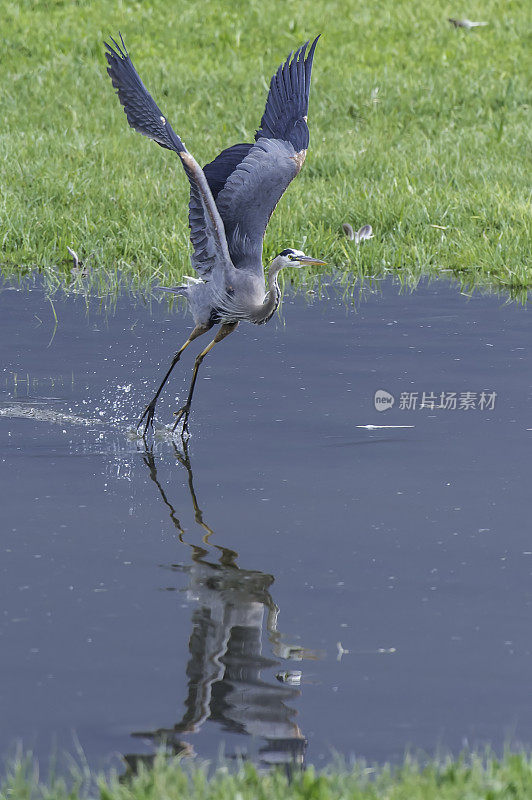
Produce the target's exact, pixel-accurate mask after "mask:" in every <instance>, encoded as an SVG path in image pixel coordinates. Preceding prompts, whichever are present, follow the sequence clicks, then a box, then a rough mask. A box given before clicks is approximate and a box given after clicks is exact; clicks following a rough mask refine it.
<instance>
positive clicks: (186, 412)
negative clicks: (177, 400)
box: [172, 403, 190, 433]
mask: <svg viewBox="0 0 532 800" xmlns="http://www.w3.org/2000/svg"><path fill="white" fill-rule="evenodd" d="M174 413H175V422H174V424H173V426H172V431H175V429H176V428H177V426H178V425H179V423H180V422H181V420H183V430H182V433H188V418H189V416H190V404H189V403H187V404H186V405H184V406H183V408H180V409H179V411H175V412H174Z"/></svg>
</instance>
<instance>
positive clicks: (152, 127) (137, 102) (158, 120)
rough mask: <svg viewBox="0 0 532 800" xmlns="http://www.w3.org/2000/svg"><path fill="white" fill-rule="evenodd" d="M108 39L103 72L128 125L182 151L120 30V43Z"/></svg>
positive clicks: (171, 147)
mask: <svg viewBox="0 0 532 800" xmlns="http://www.w3.org/2000/svg"><path fill="white" fill-rule="evenodd" d="M111 41H112V43H113V44H114V48H113V47H111V45H110V44H108V43H107V42H105V46H106V48H107V52H106V54H105V57H106V59H107V63H108V64H109V66H108V68H107V72H108V74H109V77H110V78H111V81H112V83H113V86H114V88H115V89H116V91H117V94H118V99H119V100H120V102H121V103H122V105H123V106H124V111H125V112H126V117H127V121H128V122H129V124H130V125H131V127H132V128H134V129H135V130H136V131H138V132H139V133H142V134H143V136H148V137H149V138H150V139H153V140H154V141H155V142H157V144H159V145H160V146H161V147H166V149H167V150H174V151H175V152H176V153H182V152H183V151H186V148H185V146H184V144H183V142H182V141H181V139H180V138H179V136H178V135H177V133H175V131H173V130H172V127H171V126H170V124H169V123H168V122H167V120H166V117H165V116H164V114H163V113H162V111H161V109H160V108H159V106H158V105H157V103H156V102H155V100H154V99H153V97H152V96H151V94H150V93H149V92H148V90H147V89H146V87H145V86H144V84H143V83H142V80H141V79H140V75H139V74H138V72H137V70H136V69H135V67H134V66H133V62H132V61H131V58H130V57H129V53H128V52H127V50H126V46H125V44H124V40H123V39H122V34H120V41H121V42H122V46H120V45H119V44H118V43H117V42H115V40H114V39H113V38H112V37H111ZM115 48H116V49H115Z"/></svg>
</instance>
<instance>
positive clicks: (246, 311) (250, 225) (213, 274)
mask: <svg viewBox="0 0 532 800" xmlns="http://www.w3.org/2000/svg"><path fill="white" fill-rule="evenodd" d="M318 39H319V37H317V38H316V39H315V40H314V41H313V43H312V45H311V46H310V48H309V46H308V45H309V43H308V42H307V43H306V44H304V45H303V46H302V47H300V48H299V50H297V51H296V53H295V54H292V53H291V54H290V55H289V56H288V58H287V60H286V61H285V62H284V64H282V65H281V66H280V67H279V69H278V70H277V72H276V73H275V75H274V76H273V78H272V80H271V83H270V89H269V93H268V98H267V101H266V108H265V111H264V114H263V116H262V119H261V123H260V127H259V129H258V130H257V132H256V134H255V142H254V143H253V144H237V145H233V147H230V148H228V149H227V150H224V151H223V152H222V153H220V154H219V155H218V156H217V157H216V158H215V159H214V161H212V162H211V163H210V164H207V165H206V166H205V167H204V169H203V170H202V169H201V167H200V166H199V164H198V163H197V162H196V160H195V159H194V157H193V156H192V155H191V154H190V153H189V151H188V150H187V148H186V147H185V145H184V144H183V142H182V141H181V139H180V137H179V136H178V135H177V134H176V133H175V132H174V130H173V129H172V127H171V126H170V123H169V122H168V120H167V118H166V116H165V115H164V114H163V113H162V111H161V109H160V108H159V107H158V105H157V104H156V103H155V101H154V100H153V98H152V97H151V95H150V94H149V92H148V91H147V89H146V87H145V86H144V84H143V82H142V80H141V79H140V77H139V75H138V73H137V71H136V69H135V67H134V66H133V63H132V61H131V58H130V56H129V54H128V52H127V50H126V47H125V44H124V40H123V39H122V37H121V36H120V40H121V44H120V45H119V44H118V43H117V42H116V41H115V40H114V39H111V41H112V43H113V45H114V47H112V46H111V45H110V44H107V43H106V48H107V52H106V54H105V55H106V58H107V62H108V69H107V71H108V73H109V76H110V78H111V81H112V83H113V86H114V88H115V89H116V90H117V94H118V97H119V100H120V102H121V103H122V105H123V107H124V111H125V113H126V116H127V120H128V122H129V124H130V126H131V127H132V128H134V129H135V130H136V131H138V132H139V133H142V134H143V135H144V136H147V137H149V138H150V139H153V140H154V141H155V142H157V144H159V145H160V146H161V147H164V148H166V149H168V150H173V151H174V152H175V153H177V154H178V156H179V157H180V160H181V163H182V165H183V168H184V170H185V173H186V175H187V177H188V180H189V183H190V202H189V225H190V239H191V242H192V247H193V252H192V257H191V262H192V266H193V268H194V269H195V271H196V273H197V274H198V276H199V278H190V277H189V278H186V279H185V282H184V283H183V284H182V285H180V286H177V287H175V288H171V289H166V291H171V292H174V293H176V294H180V295H183V296H184V297H186V299H187V300H188V302H189V307H190V311H191V313H192V316H193V319H194V322H195V328H194V330H193V332H192V334H191V335H190V337H189V339H188V340H187V342H185V344H184V345H183V347H182V348H181V349H180V350H179V351H178V353H176V356H175V357H174V360H173V362H172V365H171V367H170V369H169V371H168V373H167V374H166V376H165V378H164V380H163V382H162V384H161V386H160V387H159V390H158V392H157V394H156V395H155V397H154V398H153V400H152V402H151V403H150V404H149V406H148V407H147V408H146V411H145V412H144V414H143V416H142V417H141V420H140V422H142V421H143V420H144V419H145V418H146V425H145V428H144V433H146V431H147V429H148V427H149V425H150V424H152V421H153V415H154V410H155V404H156V402H157V398H158V396H159V394H160V392H161V390H162V388H163V386H164V384H165V382H166V380H167V379H168V377H169V375H170V372H171V371H172V369H173V366H174V365H175V363H177V361H178V360H179V357H180V355H181V353H182V352H183V350H184V349H185V348H186V347H187V346H188V344H189V343H190V342H191V341H192V340H193V339H195V338H197V336H199V335H201V334H203V333H205V332H206V331H208V330H209V329H210V328H212V326H213V325H214V324H216V323H220V324H221V325H222V328H221V329H220V331H219V333H218V334H217V336H216V337H215V339H214V340H213V342H211V345H209V347H208V348H206V349H205V350H204V351H203V352H202V353H201V354H200V356H198V359H196V367H195V370H194V375H193V380H192V384H191V389H190V392H189V398H188V400H187V404H186V406H185V407H184V408H183V409H181V410H180V412H178V421H179V420H180V419H181V418H182V417H185V425H186V422H187V420H188V414H189V411H190V401H191V398H192V392H193V389H194V385H195V380H196V375H197V368H198V367H199V364H200V363H201V360H202V359H203V357H204V356H205V355H206V353H207V352H208V350H209V349H210V348H211V347H212V346H213V345H214V344H215V343H216V342H218V341H221V339H222V338H224V337H225V336H226V335H228V333H231V332H232V331H233V330H234V329H235V328H236V326H237V325H238V323H239V322H240V321H241V320H247V321H249V322H253V323H256V324H261V323H263V322H267V321H268V320H269V319H270V318H271V317H272V315H273V314H274V313H275V310H276V308H277V306H278V304H279V302H280V297H281V293H280V290H279V286H278V283H277V273H278V272H279V270H280V269H281V268H282V267H285V266H301V265H302V264H303V263H314V264H323V263H324V262H323V261H320V260H319V259H313V258H310V257H308V256H305V255H304V253H301V251H296V250H291V249H288V250H286V251H283V253H284V255H283V254H280V255H279V256H277V258H276V259H274V261H273V262H272V264H271V266H270V272H269V281H268V291H266V286H265V281H264V269H263V264H262V246H263V239H264V233H265V231H266V227H267V225H268V221H269V219H270V217H271V215H272V213H273V211H274V209H275V207H276V205H277V203H278V202H279V200H280V198H281V196H282V195H283V193H284V192H285V190H286V188H287V187H288V185H289V184H290V182H291V181H292V180H293V179H294V178H295V177H296V175H297V174H298V173H299V171H300V170H301V167H302V166H303V162H304V160H305V156H306V151H307V148H308V143H309V131H308V126H307V114H308V102H309V90H310V78H311V70H312V62H313V58H314V51H315V48H316V44H317V42H318ZM161 288H163V287H161ZM181 412H183V413H181ZM176 424H177V423H176ZM139 425H140V423H139ZM174 427H175V426H174Z"/></svg>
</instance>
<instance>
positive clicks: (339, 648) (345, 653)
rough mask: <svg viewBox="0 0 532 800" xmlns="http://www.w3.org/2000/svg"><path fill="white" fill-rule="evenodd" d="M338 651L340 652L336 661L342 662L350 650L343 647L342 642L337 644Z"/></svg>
mask: <svg viewBox="0 0 532 800" xmlns="http://www.w3.org/2000/svg"><path fill="white" fill-rule="evenodd" d="M336 649H337V651H338V653H337V655H336V660H337V661H341V660H342V656H345V655H348V654H349V650H346V649H345V647H342V642H336Z"/></svg>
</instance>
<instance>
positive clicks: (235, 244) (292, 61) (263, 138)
mask: <svg viewBox="0 0 532 800" xmlns="http://www.w3.org/2000/svg"><path fill="white" fill-rule="evenodd" d="M318 39H319V36H318V37H317V38H316V39H315V40H314V41H313V43H312V45H311V46H310V48H309V49H308V52H307V48H308V44H309V43H308V42H307V43H306V44H304V45H303V47H300V48H299V50H297V52H296V53H295V54H292V53H291V54H290V55H289V56H288V58H287V60H286V61H285V63H284V64H282V65H281V66H280V67H279V69H278V70H277V72H276V73H275V75H274V76H273V78H272V80H271V83H270V91H269V94H268V99H267V101H266V108H265V111H264V114H263V117H262V120H261V123H260V128H259V129H258V131H257V133H256V135H255V144H251V145H250V144H248V145H244V144H240V145H234V146H233V147H230V148H229V149H228V150H224V151H223V152H222V153H220V155H219V156H218V157H217V158H215V159H214V161H212V162H211V163H210V164H207V165H206V166H205V167H204V171H205V176H206V178H207V180H208V182H209V185H210V187H211V189H212V192H213V195H214V198H215V200H216V205H217V206H218V210H219V212H220V215H221V217H222V220H223V222H224V226H225V235H226V239H227V244H228V247H229V253H230V255H231V259H232V261H233V264H234V265H235V267H238V268H240V269H248V270H250V271H253V272H257V273H259V274H262V241H263V238H264V233H265V231H266V226H267V225H268V221H269V219H270V217H271V215H272V213H273V211H274V209H275V206H276V205H277V203H278V202H279V200H280V198H281V197H282V195H283V194H284V192H285V190H286V188H287V187H288V185H289V183H290V182H291V181H292V180H293V179H294V178H295V177H296V175H297V174H298V172H299V171H300V169H301V167H302V166H303V162H304V160H305V156H306V152H307V148H308V143H309V130H308V126H307V113H308V100H309V91H310V77H311V71H312V61H313V58H314V50H315V49H316V44H317V43H318Z"/></svg>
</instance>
